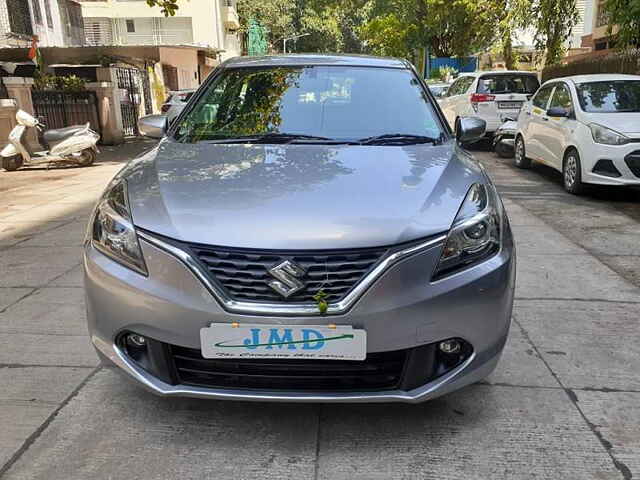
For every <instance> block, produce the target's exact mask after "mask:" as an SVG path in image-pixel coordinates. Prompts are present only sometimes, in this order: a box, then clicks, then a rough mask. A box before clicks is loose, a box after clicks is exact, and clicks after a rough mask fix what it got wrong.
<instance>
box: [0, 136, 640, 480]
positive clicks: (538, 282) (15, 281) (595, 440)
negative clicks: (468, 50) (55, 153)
mask: <svg viewBox="0 0 640 480" xmlns="http://www.w3.org/2000/svg"><path fill="white" fill-rule="evenodd" d="M146 146H148V144H146V145H145V144H130V145H127V146H126V147H125V148H123V149H119V150H117V151H108V152H105V153H104V154H103V155H102V157H101V158H102V159H103V162H101V163H100V164H99V165H97V166H95V167H92V168H86V169H62V170H49V171H46V170H35V171H34V170H32V171H23V172H17V173H11V174H7V173H0V385H2V386H3V388H2V389H1V390H0V432H1V433H0V477H2V478H3V479H4V478H6V479H25V480H26V479H29V480H32V479H43V480H58V479H60V480H62V479H64V480H72V479H89V478H91V479H107V478H109V479H120V478H141V479H156V478H157V479H172V478H185V479H191V478H193V479H196V478H197V479H202V478H216V479H227V478H228V479H245V478H247V479H248V478H303V479H315V478H317V479H328V480H329V479H330V480H334V479H349V480H356V479H367V480H368V479H385V480H386V479H407V478H438V479H458V478H464V479H489V478H490V479H500V478H527V479H529V478H540V479H553V480H556V479H560V478H561V479H576V480H585V479H631V478H632V477H635V478H638V477H640V373H639V372H640V333H639V332H640V328H639V327H638V316H639V315H638V314H639V313H640V276H639V274H638V272H640V243H639V242H638V238H640V194H639V193H638V191H635V192H631V191H628V192H617V191H612V190H597V191H595V192H594V193H593V194H592V195H590V196H587V197H584V198H575V197H571V196H569V195H567V194H565V193H564V192H563V191H562V189H561V188H560V180H559V176H558V175H556V174H555V173H553V172H551V171H550V170H548V169H546V168H543V167H536V168H534V169H533V170H532V171H528V172H523V171H519V170H516V169H514V168H513V167H512V166H511V162H509V161H504V160H498V159H497V158H496V157H494V156H493V154H490V153H485V152H479V153H478V157H479V158H481V160H482V161H483V163H484V164H485V165H486V166H487V169H488V170H489V172H490V174H491V175H492V176H493V178H494V179H495V181H496V183H497V184H498V186H499V189H500V190H501V191H502V193H503V195H504V199H505V204H506V206H507V209H508V211H509V214H510V217H511V221H512V224H513V228H514V230H515V234H516V239H517V244H518V249H519V250H518V255H519V258H518V260H519V264H518V288H517V301H516V306H515V311H514V323H513V328H512V334H511V337H510V340H509V343H508V346H507V349H506V351H505V354H504V356H503V359H502V362H501V363H500V366H499V369H498V370H497V371H496V372H495V373H494V374H493V375H492V376H491V377H490V378H489V379H487V381H485V382H483V383H482V384H478V385H474V386H471V387H468V388H466V389H463V390H462V391H459V392H457V393H454V394H451V395H448V396H446V397H444V398H441V399H438V400H435V401H432V402H429V403H426V404H421V405H417V406H407V405H368V406H353V405H293V404H292V405H283V404H249V403H225V402H211V401H200V400H190V399H160V398H156V397H153V396H151V395H150V394H147V393H146V392H143V391H142V390H140V389H138V388H137V387H135V386H132V385H130V384H129V383H128V382H126V381H123V379H122V378H121V377H120V376H118V375H116V374H115V373H113V372H111V371H109V370H102V369H100V368H99V367H98V366H97V359H96V356H95V354H94V352H93V351H92V349H91V347H90V346H89V344H88V339H87V337H86V334H85V326H84V306H83V299H82V288H81V285H82V278H81V272H80V267H79V265H80V243H81V241H82V236H83V230H84V227H85V222H86V217H87V214H88V212H89V210H90V208H91V205H92V203H93V202H94V201H95V199H96V197H97V195H98V193H99V192H100V190H101V189H102V188H103V186H104V185H105V184H106V182H107V181H108V180H109V178H110V177H111V176H112V175H113V174H114V173H115V172H116V171H117V170H118V169H119V168H120V164H119V162H118V160H119V159H124V158H127V157H130V156H131V155H132V154H133V153H134V152H137V151H140V150H141V149H143V148H145V147H146Z"/></svg>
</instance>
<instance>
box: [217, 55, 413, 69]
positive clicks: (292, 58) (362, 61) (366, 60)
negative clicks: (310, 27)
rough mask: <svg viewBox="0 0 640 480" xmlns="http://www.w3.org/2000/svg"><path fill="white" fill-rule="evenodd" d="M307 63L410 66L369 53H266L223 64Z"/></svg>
mask: <svg viewBox="0 0 640 480" xmlns="http://www.w3.org/2000/svg"><path fill="white" fill-rule="evenodd" d="M305 65H319V66H320V65H322V66H327V65H337V66H349V67H386V68H409V65H410V64H409V62H407V61H406V60H403V59H400V58H393V57H373V56H369V55H323V54H287V55H265V56H261V57H250V56H243V57H234V58H231V59H229V60H227V61H225V62H224V63H223V64H222V65H221V66H223V67H224V68H241V67H281V66H305Z"/></svg>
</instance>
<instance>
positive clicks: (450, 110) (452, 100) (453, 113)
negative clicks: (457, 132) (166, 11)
mask: <svg viewBox="0 0 640 480" xmlns="http://www.w3.org/2000/svg"><path fill="white" fill-rule="evenodd" d="M472 83H473V77H470V76H462V77H459V78H458V79H457V80H456V81H455V82H453V84H452V85H451V87H449V91H448V92H447V97H446V98H444V99H443V100H442V103H441V104H440V106H441V107H442V111H443V113H444V116H445V118H446V119H447V121H448V122H449V125H450V126H451V128H455V121H456V118H458V117H459V116H461V115H463V114H461V110H462V109H463V107H464V105H463V102H464V100H465V99H466V97H465V93H466V91H467V90H468V89H469V86H470V85H471V84H472Z"/></svg>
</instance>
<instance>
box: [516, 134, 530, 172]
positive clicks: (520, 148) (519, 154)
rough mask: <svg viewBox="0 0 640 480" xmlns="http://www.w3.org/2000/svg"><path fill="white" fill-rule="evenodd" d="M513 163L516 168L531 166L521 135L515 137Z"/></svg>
mask: <svg viewBox="0 0 640 480" xmlns="http://www.w3.org/2000/svg"><path fill="white" fill-rule="evenodd" d="M514 163H515V165H516V167H518V168H531V159H530V158H527V152H526V150H525V147H524V138H522V135H518V136H517V137H516V144H515V152H514Z"/></svg>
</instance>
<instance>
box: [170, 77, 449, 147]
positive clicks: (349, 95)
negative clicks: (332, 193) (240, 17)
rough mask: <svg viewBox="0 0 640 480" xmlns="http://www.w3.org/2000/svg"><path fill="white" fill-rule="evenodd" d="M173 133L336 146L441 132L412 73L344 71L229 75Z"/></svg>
mask: <svg viewBox="0 0 640 480" xmlns="http://www.w3.org/2000/svg"><path fill="white" fill-rule="evenodd" d="M175 132H176V135H175V138H176V139H178V140H179V141H185V142H198V141H203V140H216V139H225V138H237V137H241V136H252V135H263V134H266V133H287V134H290V133H292V134H299V135H312V136H319V137H327V138H330V139H337V140H357V139H361V138H365V137H370V136H378V135H386V134H398V133H402V134H410V135H420V136H428V137H434V138H439V137H440V136H441V135H442V134H443V130H442V127H441V124H440V123H439V121H438V120H437V116H436V114H435V110H434V108H433V105H432V104H431V103H430V100H429V97H428V96H427V95H426V93H425V92H424V90H422V86H421V84H420V82H419V80H418V79H417V78H416V77H415V75H414V74H413V73H412V72H411V71H410V70H405V69H395V68H367V67H343V66H308V67H307V66H305V67H297V66H296V67H264V68H256V67H252V68H235V69H226V70H223V71H222V73H220V75H218V77H216V78H215V79H214V80H213V82H211V83H209V84H208V85H207V87H206V90H205V92H203V94H202V95H201V96H200V98H199V100H198V102H197V103H196V104H195V105H193V106H191V107H190V109H189V111H188V112H187V113H186V114H185V116H184V117H183V119H182V121H181V122H180V124H179V125H178V126H177V128H176V130H175Z"/></svg>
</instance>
